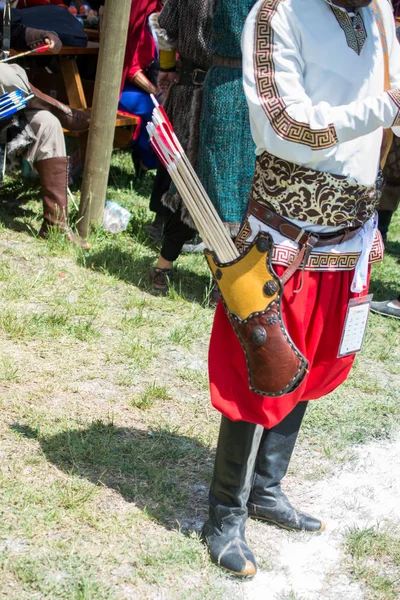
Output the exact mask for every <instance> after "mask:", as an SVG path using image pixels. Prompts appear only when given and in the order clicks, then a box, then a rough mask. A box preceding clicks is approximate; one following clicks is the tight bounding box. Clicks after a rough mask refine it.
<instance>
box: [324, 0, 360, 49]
mask: <svg viewBox="0 0 400 600" xmlns="http://www.w3.org/2000/svg"><path fill="white" fill-rule="evenodd" d="M331 9H332V12H333V14H334V15H335V17H336V20H337V22H338V23H339V25H340V27H341V28H342V29H343V31H344V34H345V36H346V41H347V45H348V47H349V48H351V49H352V50H354V52H355V53H356V54H358V56H360V54H361V50H362V49H363V46H364V44H365V42H366V40H367V30H366V29H365V24H364V21H363V18H362V16H361V13H356V14H355V15H354V17H353V19H351V18H350V15H349V14H348V13H347V12H346V11H344V10H340V9H339V8H337V7H335V6H331Z"/></svg>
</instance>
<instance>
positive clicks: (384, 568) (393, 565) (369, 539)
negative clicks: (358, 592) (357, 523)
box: [347, 527, 400, 600]
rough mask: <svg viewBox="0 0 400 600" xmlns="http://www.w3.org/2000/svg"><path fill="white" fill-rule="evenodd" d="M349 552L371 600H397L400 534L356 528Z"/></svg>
mask: <svg viewBox="0 0 400 600" xmlns="http://www.w3.org/2000/svg"><path fill="white" fill-rule="evenodd" d="M347 550H348V552H349V554H350V555H351V557H352V559H353V560H352V568H353V571H354V575H355V577H356V578H357V579H359V580H360V581H362V582H363V583H364V585H365V586H366V588H367V598H368V599H371V600H396V598H398V597H399V595H400V576H399V573H400V532H397V535H396V532H388V531H385V530H380V529H379V528H373V527H370V528H367V529H360V528H353V529H352V530H350V531H349V533H348V537H347Z"/></svg>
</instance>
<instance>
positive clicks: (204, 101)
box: [156, 0, 256, 301]
mask: <svg viewBox="0 0 400 600" xmlns="http://www.w3.org/2000/svg"><path fill="white" fill-rule="evenodd" d="M255 2H256V0H230V1H229V2H228V1H226V0H203V2H201V3H200V2H199V3H198V4H197V5H196V7H193V8H191V9H190V10H191V11H194V10H197V11H198V12H200V14H201V11H203V13H204V14H207V21H205V22H204V27H203V29H201V28H200V29H198V32H197V36H196V37H194V35H193V31H192V30H191V28H190V27H188V26H187V23H188V22H189V21H187V20H185V19H184V18H183V17H184V14H183V12H184V11H185V10H188V8H187V7H186V6H185V5H184V4H183V3H180V4H178V5H177V6H176V12H175V13H174V15H173V16H174V19H175V20H176V19H177V18H179V19H180V21H179V23H182V25H181V26H180V29H181V34H180V35H181V38H182V39H185V37H188V38H189V39H190V41H191V44H192V47H193V48H194V47H195V45H196V44H197V45H198V46H199V47H203V48H204V50H203V54H204V55H206V56H207V64H208V66H209V65H210V64H211V66H210V68H208V71H207V74H205V73H202V74H201V81H200V80H199V81H198V82H197V86H196V82H193V81H191V87H192V90H193V92H194V93H195V96H194V99H195V104H194V106H195V111H194V112H193V114H192V115H191V123H190V124H189V125H190V130H189V136H190V142H189V143H188V144H187V146H188V148H189V152H190V157H191V161H192V164H193V165H194V166H195V168H196V171H197V174H198V175H199V177H200V180H201V182H202V183H203V185H204V187H205V189H206V190H207V192H208V194H209V196H210V198H211V201H212V203H213V205H214V206H215V208H216V209H217V212H218V214H219V216H220V217H221V219H222V221H223V222H224V223H225V224H226V227H227V228H228V229H229V231H230V232H231V235H232V236H233V237H234V236H235V235H237V232H238V229H239V225H240V222H241V220H242V218H243V216H244V213H245V210H246V206H247V199H248V194H249V190H250V187H251V180H252V176H253V170H254V158H253V155H254V142H253V139H252V137H251V132H250V123H249V115H248V109H247V103H246V98H245V96H244V92H243V85H242V61H241V49H240V38H241V33H242V29H243V25H244V22H245V20H246V17H247V15H248V14H249V12H250V10H251V8H252V7H253V6H254V4H255ZM168 7H169V9H170V10H171V8H172V7H173V2H172V3H168V4H167V6H166V7H165V8H164V10H163V12H162V13H161V17H163V16H164V17H165V11H168ZM210 19H211V22H212V27H210ZM162 22H163V19H162V18H161V23H162ZM171 22H173V23H174V26H176V22H175V21H172V19H171V21H170V24H169V29H167V30H165V31H164V34H165V38H166V39H165V38H164V39H161V40H160V44H161V47H163V48H166V49H167V48H168V42H169V37H170V36H171ZM166 25H167V26H168V22H167V24H166ZM165 41H166V42H167V45H164V43H165ZM175 52H176V48H173V49H170V64H171V65H174V64H175ZM171 54H172V56H171ZM164 55H165V52H163V51H161V58H160V60H161V66H163V61H164ZM210 56H211V60H210ZM184 66H185V61H184V62H183V67H184ZM181 68H182V62H181ZM205 68H206V66H205ZM195 74H196V76H197V75H198V73H196V72H195ZM185 79H187V76H186V75H184V77H183V78H181V77H180V78H179V80H178V81H179V83H178V85H177V86H174V87H173V88H172V90H171V92H172V91H173V90H174V89H175V87H176V88H179V85H180V83H181V81H182V83H184V81H185ZM161 81H162V76H161ZM200 83H202V85H201V86H200V85H199V84H200ZM168 102H169V99H168ZM167 105H168V103H167ZM183 108H184V107H183V106H181V111H182V110H183ZM177 118H178V117H177ZM182 118H183V117H182V114H181V116H180V117H179V119H182ZM178 126H179V123H178ZM233 132H234V133H235V136H236V140H237V143H236V144H235V146H234V147H232V145H231V136H232V134H233ZM177 198H178V196H177V195H176V194H173V195H172V198H171V194H170V193H168V194H166V196H165V197H164V201H165V202H166V203H167V204H168V205H169V206H171V207H172V208H173V209H174V210H176V207H177V206H178V202H177ZM171 200H172V202H171ZM179 209H180V210H179V212H178V214H175V215H174V216H172V217H171V219H170V222H169V223H167V226H166V231H165V237H164V244H163V248H162V250H161V256H160V259H159V262H158V264H157V267H163V268H164V269H167V271H165V270H164V271H161V273H159V274H158V277H157V278H156V284H157V281H159V282H160V281H161V283H164V282H165V278H166V275H167V277H169V278H170V277H171V273H172V272H171V269H172V264H173V261H174V260H175V259H176V258H177V257H178V255H179V253H180V252H181V250H182V247H183V244H184V242H185V238H186V239H190V237H191V236H192V235H193V231H194V230H193V229H191V228H190V227H189V226H191V227H194V225H193V223H192V221H191V219H190V217H189V215H188V213H187V211H186V208H185V206H184V205H180V206H179ZM181 217H182V218H181ZM178 219H179V220H178ZM170 223H173V224H175V225H176V229H175V232H176V234H178V233H181V234H182V235H181V237H180V238H179V239H175V240H173V241H174V242H176V243H175V244H174V247H173V248H172V246H170V245H169V242H170V240H171V237H172V236H173V235H174V233H175V232H174V231H173V230H172V228H171V227H170V226H169V224H170ZM166 251H167V252H168V253H169V258H170V260H169V261H168V262H165V260H164V259H165V258H166ZM171 251H173V252H172V255H171ZM156 275H157V271H156ZM211 301H213V297H211Z"/></svg>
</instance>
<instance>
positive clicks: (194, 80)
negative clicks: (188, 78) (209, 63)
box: [192, 69, 205, 85]
mask: <svg viewBox="0 0 400 600" xmlns="http://www.w3.org/2000/svg"><path fill="white" fill-rule="evenodd" d="M199 73H205V71H203V69H195V70H194V71H193V73H192V83H193V85H203V82H202V81H201V82H200V81H197V76H198V74H199Z"/></svg>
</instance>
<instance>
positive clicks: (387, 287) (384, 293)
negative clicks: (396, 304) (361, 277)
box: [369, 278, 400, 302]
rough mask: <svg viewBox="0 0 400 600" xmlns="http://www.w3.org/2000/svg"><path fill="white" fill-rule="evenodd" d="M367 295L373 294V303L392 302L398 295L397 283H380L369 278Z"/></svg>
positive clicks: (380, 281) (378, 280) (398, 286)
mask: <svg viewBox="0 0 400 600" xmlns="http://www.w3.org/2000/svg"><path fill="white" fill-rule="evenodd" d="M369 293H370V294H374V298H373V299H374V301H375V302H381V301H382V302H383V301H384V300H394V299H395V298H397V297H398V295H399V294H400V282H399V281H390V282H386V281H382V280H380V279H374V278H371V284H370V288H369Z"/></svg>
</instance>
